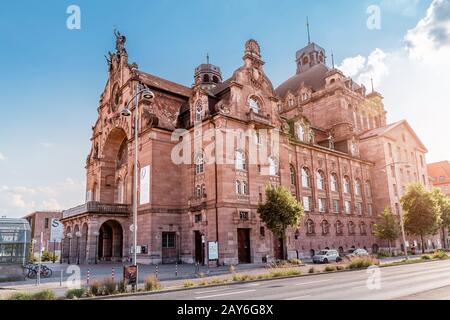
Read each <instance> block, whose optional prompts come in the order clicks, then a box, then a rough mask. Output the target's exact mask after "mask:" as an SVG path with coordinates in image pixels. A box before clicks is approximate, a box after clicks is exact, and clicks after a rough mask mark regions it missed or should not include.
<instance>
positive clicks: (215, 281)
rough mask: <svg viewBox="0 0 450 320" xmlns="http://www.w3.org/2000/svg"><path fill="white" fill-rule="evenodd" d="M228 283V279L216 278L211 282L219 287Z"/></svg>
mask: <svg viewBox="0 0 450 320" xmlns="http://www.w3.org/2000/svg"><path fill="white" fill-rule="evenodd" d="M227 282H228V279H221V278H215V279H212V280H211V282H210V284H213V285H219V284H224V283H227Z"/></svg>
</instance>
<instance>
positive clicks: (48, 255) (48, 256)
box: [41, 251, 59, 262]
mask: <svg viewBox="0 0 450 320" xmlns="http://www.w3.org/2000/svg"><path fill="white" fill-rule="evenodd" d="M58 260H59V257H58V256H57V255H56V254H55V261H58ZM41 261H42V262H51V261H53V252H49V251H44V252H42V255H41Z"/></svg>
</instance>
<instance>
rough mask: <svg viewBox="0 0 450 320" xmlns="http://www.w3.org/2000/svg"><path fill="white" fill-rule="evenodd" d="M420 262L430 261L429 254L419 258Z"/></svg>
mask: <svg viewBox="0 0 450 320" xmlns="http://www.w3.org/2000/svg"><path fill="white" fill-rule="evenodd" d="M421 259H422V260H431V256H430V255H429V254H426V255H423V256H422V257H421Z"/></svg>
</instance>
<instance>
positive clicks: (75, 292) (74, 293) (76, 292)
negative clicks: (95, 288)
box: [66, 289, 85, 299]
mask: <svg viewBox="0 0 450 320" xmlns="http://www.w3.org/2000/svg"><path fill="white" fill-rule="evenodd" d="M84 293H85V290H84V289H71V290H68V291H67V292H66V298H67V299H75V298H76V299H80V298H81V297H82V296H84Z"/></svg>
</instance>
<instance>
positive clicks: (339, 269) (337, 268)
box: [336, 265, 345, 271]
mask: <svg viewBox="0 0 450 320" xmlns="http://www.w3.org/2000/svg"><path fill="white" fill-rule="evenodd" d="M344 269H345V267H344V266H340V265H337V266H336V270H337V271H342V270H344Z"/></svg>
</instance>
